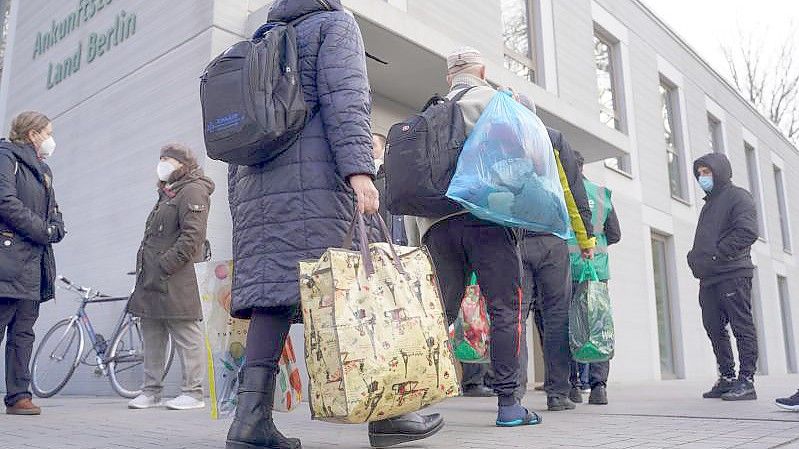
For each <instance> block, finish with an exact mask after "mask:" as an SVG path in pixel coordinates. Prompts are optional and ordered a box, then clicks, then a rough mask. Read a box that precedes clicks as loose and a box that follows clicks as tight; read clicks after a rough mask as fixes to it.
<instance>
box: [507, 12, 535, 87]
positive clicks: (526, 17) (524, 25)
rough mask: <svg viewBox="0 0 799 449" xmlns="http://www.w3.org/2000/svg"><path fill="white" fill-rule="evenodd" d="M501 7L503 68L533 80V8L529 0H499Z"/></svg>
mask: <svg viewBox="0 0 799 449" xmlns="http://www.w3.org/2000/svg"><path fill="white" fill-rule="evenodd" d="M501 8H502V37H503V39H504V40H505V68H506V69H508V70H510V71H511V72H513V73H515V74H516V75H518V76H520V77H522V78H524V79H526V80H528V81H531V82H535V81H536V71H535V46H534V45H533V27H532V23H533V21H532V17H533V15H532V12H533V8H532V5H531V4H530V0H501Z"/></svg>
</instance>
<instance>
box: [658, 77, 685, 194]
mask: <svg viewBox="0 0 799 449" xmlns="http://www.w3.org/2000/svg"><path fill="white" fill-rule="evenodd" d="M678 98H679V97H678V91H677V88H676V87H674V85H672V84H670V83H668V82H667V81H666V80H665V79H661V81H660V106H661V115H662V118H663V138H664V139H665V141H666V156H667V157H668V164H669V187H670V189H671V195H672V196H674V197H676V198H679V199H682V200H685V199H686V196H687V195H686V188H685V170H684V168H683V167H684V163H683V160H682V159H683V158H682V142H681V137H680V135H679V127H678V124H679V118H678V116H677V112H678V111H679V107H678V105H679V99H678Z"/></svg>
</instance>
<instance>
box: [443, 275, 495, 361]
mask: <svg viewBox="0 0 799 449" xmlns="http://www.w3.org/2000/svg"><path fill="white" fill-rule="evenodd" d="M490 334H491V325H490V321H489V318H488V311H487V309H486V302H485V297H484V296H482V295H481V294H480V286H479V285H478V284H477V275H476V274H472V279H471V282H469V285H468V286H467V287H466V293H465V294H464V296H463V301H462V302H461V309H460V311H459V312H458V319H457V320H456V321H455V323H454V324H453V325H452V326H450V330H449V338H450V342H451V343H452V352H453V354H454V355H455V358H457V359H458V360H460V361H461V362H463V363H489V362H490V361H491V353H490V344H489V339H490Z"/></svg>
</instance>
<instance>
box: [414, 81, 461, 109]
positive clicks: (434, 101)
mask: <svg viewBox="0 0 799 449" xmlns="http://www.w3.org/2000/svg"><path fill="white" fill-rule="evenodd" d="M472 89H474V86H469V87H466V88H464V89H463V90H461V91H460V92H458V93H457V94H456V95H455V96H454V97H452V100H449V101H452V102H456V103H457V102H458V101H460V99H461V98H463V96H464V95H466V94H467V93H469V91H470V90H472ZM445 101H448V100H447V97H442V96H441V95H439V94H435V95H433V96H432V97H430V99H429V100H427V103H425V105H424V107H423V108H422V112H424V111H426V110H427V109H429V108H430V106H435V105H437V104H441V103H444V102H445Z"/></svg>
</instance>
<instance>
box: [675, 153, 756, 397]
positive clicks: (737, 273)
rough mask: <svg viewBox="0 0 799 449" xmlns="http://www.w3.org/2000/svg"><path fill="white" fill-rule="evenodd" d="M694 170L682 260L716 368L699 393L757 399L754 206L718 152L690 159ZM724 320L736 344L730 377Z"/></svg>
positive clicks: (727, 336)
mask: <svg viewBox="0 0 799 449" xmlns="http://www.w3.org/2000/svg"><path fill="white" fill-rule="evenodd" d="M694 175H695V176H696V178H697V180H698V181H699V185H700V186H701V187H702V190H704V191H705V192H706V194H707V195H706V196H705V205H704V207H702V212H701V214H700V215H699V223H698V224H697V226H696V235H695V237H694V246H693V249H692V250H691V251H690V252H689V253H688V265H689V266H690V267H691V270H692V271H693V274H694V277H696V278H697V279H699V305H700V306H701V308H702V323H703V324H704V327H705V330H706V331H707V335H708V337H709V338H710V343H711V345H712V346H713V353H714V354H715V356H716V362H717V364H718V369H719V379H718V381H717V382H716V384H715V385H714V386H713V388H712V389H711V390H710V391H708V392H706V393H704V394H703V397H705V398H721V399H723V400H727V401H738V400H752V399H757V394H756V392H755V386H754V374H755V369H756V364H757V334H756V332H755V325H754V319H753V318H752V300H751V298H752V277H753V276H754V265H753V264H752V257H751V247H752V245H753V244H754V243H755V241H757V238H758V227H757V209H756V207H755V202H754V200H753V199H752V195H751V194H750V193H749V192H747V191H746V190H744V189H742V188H740V187H737V186H735V185H734V184H733V183H732V166H731V165H730V161H729V160H728V159H727V157H726V156H724V155H723V154H718V153H711V154H708V155H705V156H702V157H701V158H699V159H697V160H696V161H695V162H694ZM727 324H729V325H730V326H731V327H732V332H733V334H734V335H735V340H736V342H737V344H738V358H739V372H738V377H737V379H736V376H735V359H734V358H733V353H732V346H731V345H730V336H729V334H728V332H727Z"/></svg>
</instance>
